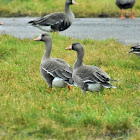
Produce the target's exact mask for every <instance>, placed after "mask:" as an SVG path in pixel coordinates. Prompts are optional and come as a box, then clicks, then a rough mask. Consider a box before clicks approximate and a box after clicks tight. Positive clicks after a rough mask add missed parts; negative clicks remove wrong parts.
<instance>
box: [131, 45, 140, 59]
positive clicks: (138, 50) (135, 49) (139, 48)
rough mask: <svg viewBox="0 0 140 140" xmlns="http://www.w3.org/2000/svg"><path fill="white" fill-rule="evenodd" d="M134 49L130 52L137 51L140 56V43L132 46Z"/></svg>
mask: <svg viewBox="0 0 140 140" xmlns="http://www.w3.org/2000/svg"><path fill="white" fill-rule="evenodd" d="M131 49H132V51H130V52H129V53H135V54H137V55H138V56H139V57H140V45H137V46H133V47H131Z"/></svg>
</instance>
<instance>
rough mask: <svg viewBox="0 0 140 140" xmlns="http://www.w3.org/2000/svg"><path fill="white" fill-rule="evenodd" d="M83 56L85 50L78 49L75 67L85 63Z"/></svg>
mask: <svg viewBox="0 0 140 140" xmlns="http://www.w3.org/2000/svg"><path fill="white" fill-rule="evenodd" d="M83 57H84V51H83V50H82V51H77V60H76V62H75V63H74V66H73V68H74V69H76V68H78V67H80V66H82V65H83Z"/></svg>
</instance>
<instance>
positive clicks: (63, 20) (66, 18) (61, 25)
mask: <svg viewBox="0 0 140 140" xmlns="http://www.w3.org/2000/svg"><path fill="white" fill-rule="evenodd" d="M72 4H76V5H77V4H78V3H76V2H75V1H74V0H66V2H65V12H64V13H52V14H49V15H46V16H44V17H42V18H38V19H36V20H33V21H29V22H28V23H32V25H34V26H36V27H38V28H40V29H41V30H45V29H43V28H41V27H40V26H50V27H51V30H45V31H54V32H59V31H63V30H66V29H67V28H68V27H69V26H70V25H71V24H72V22H73V21H74V18H75V17H74V14H73V13H72V11H71V10H70V8H69V6H70V5H72Z"/></svg>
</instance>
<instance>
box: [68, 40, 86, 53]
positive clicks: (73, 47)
mask: <svg viewBox="0 0 140 140" xmlns="http://www.w3.org/2000/svg"><path fill="white" fill-rule="evenodd" d="M66 50H74V51H77V52H82V51H83V47H82V45H81V44H80V43H79V42H76V43H73V44H72V45H70V46H69V47H67V48H66Z"/></svg>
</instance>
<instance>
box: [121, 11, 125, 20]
mask: <svg viewBox="0 0 140 140" xmlns="http://www.w3.org/2000/svg"><path fill="white" fill-rule="evenodd" d="M120 13H121V17H120V19H124V18H125V17H124V15H123V10H122V9H121V11H120Z"/></svg>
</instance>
